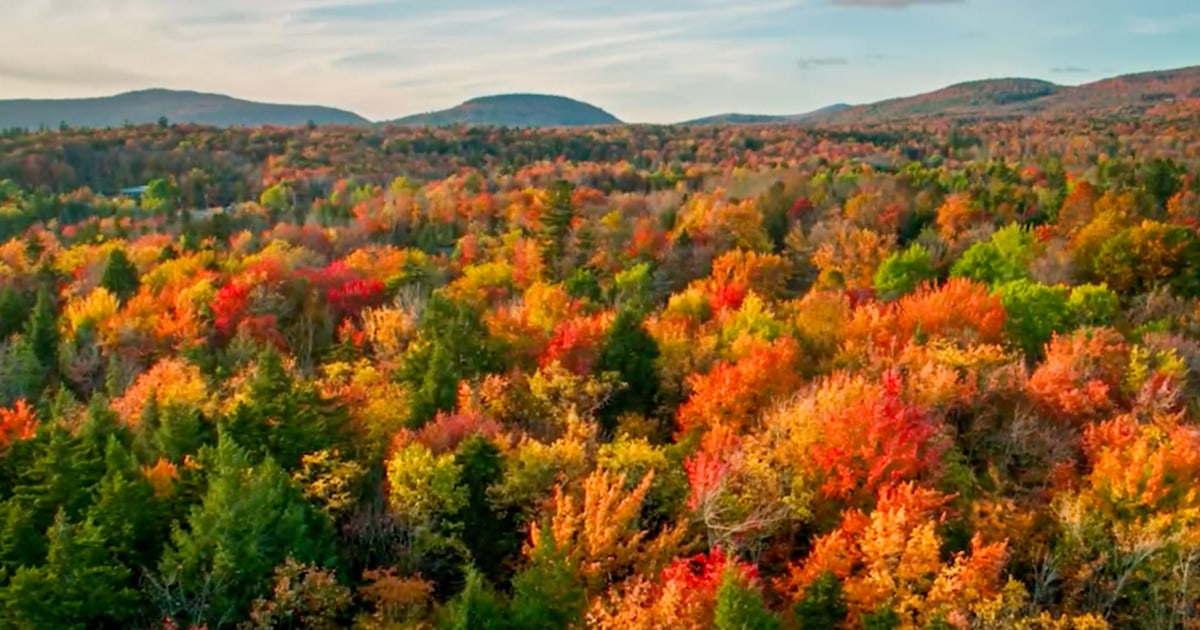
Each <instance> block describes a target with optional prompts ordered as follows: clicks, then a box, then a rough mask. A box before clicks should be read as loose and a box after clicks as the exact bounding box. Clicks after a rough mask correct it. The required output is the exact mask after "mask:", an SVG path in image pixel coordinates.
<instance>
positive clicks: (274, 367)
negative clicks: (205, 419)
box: [166, 351, 349, 470]
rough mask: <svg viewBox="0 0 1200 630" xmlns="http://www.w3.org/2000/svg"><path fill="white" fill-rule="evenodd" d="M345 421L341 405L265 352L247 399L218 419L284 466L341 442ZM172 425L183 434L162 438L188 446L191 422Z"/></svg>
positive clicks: (290, 467) (292, 466)
mask: <svg viewBox="0 0 1200 630" xmlns="http://www.w3.org/2000/svg"><path fill="white" fill-rule="evenodd" d="M184 418H186V416H185V417H184ZM184 422H186V420H184ZM348 422H349V418H348V417H347V414H346V410H345V409H344V408H342V407H341V406H339V405H336V404H334V403H333V402H331V401H328V400H326V399H325V398H324V397H323V396H322V395H321V393H320V392H319V391H317V389H316V388H315V387H313V386H312V385H311V384H308V383H299V382H296V381H295V380H294V379H293V378H292V376H291V375H290V374H288V372H287V370H285V369H284V367H283V364H282V363H281V360H280V357H279V355H278V354H277V353H276V352H274V351H267V352H264V353H263V354H261V355H260V356H259V359H258V365H257V367H256V369H255V372H254V376H253V377H252V379H251V381H250V387H249V393H248V395H247V397H246V400H245V401H243V402H240V403H238V405H237V407H235V408H234V410H233V412H232V413H231V414H230V415H229V416H228V417H226V418H224V419H223V420H222V423H221V424H222V426H223V427H224V429H225V431H226V432H227V433H228V434H229V435H233V436H237V439H238V440H241V441H242V442H244V443H245V444H246V445H247V447H246V448H248V449H249V450H250V452H253V453H256V454H258V455H259V456H270V457H272V458H273V459H274V460H275V461H276V462H278V463H279V465H281V466H283V467H284V468H285V469H286V470H295V469H296V468H298V467H299V466H300V458H301V457H302V456H303V455H305V454H306V453H314V452H317V451H320V450H324V449H329V448H336V447H338V446H340V445H344V442H345V440H346V438H347V435H346V433H345V429H346V425H347V423H348ZM171 428H172V429H177V430H179V431H180V432H182V434H177V435H175V436H166V437H167V438H168V439H171V438H174V439H179V440H181V441H182V442H183V444H182V445H180V444H175V445H174V447H173V448H172V450H174V451H176V452H178V451H179V450H182V449H184V448H186V447H187V446H190V445H191V444H189V442H191V438H192V436H193V435H194V434H193V433H192V431H193V430H194V427H193V426H189V425H188V424H183V423H181V424H177V425H173V426H172V427H171ZM174 439H172V441H174Z"/></svg>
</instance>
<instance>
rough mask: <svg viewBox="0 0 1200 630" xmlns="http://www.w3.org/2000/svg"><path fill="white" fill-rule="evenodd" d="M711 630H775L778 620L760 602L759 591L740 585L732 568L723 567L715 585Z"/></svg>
mask: <svg viewBox="0 0 1200 630" xmlns="http://www.w3.org/2000/svg"><path fill="white" fill-rule="evenodd" d="M713 628H714V630H779V619H778V618H777V617H776V616H775V614H774V613H772V612H771V611H770V609H768V608H767V605H766V604H765V603H763V596H762V592H761V591H759V590H758V589H757V588H754V587H753V586H751V585H748V584H743V582H742V579H741V577H740V576H739V575H738V572H737V571H735V570H727V571H726V572H725V575H724V576H723V577H722V578H721V585H720V586H719V587H718V588H717V610H716V615H715V618H714V620H713Z"/></svg>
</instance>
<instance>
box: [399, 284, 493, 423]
mask: <svg viewBox="0 0 1200 630" xmlns="http://www.w3.org/2000/svg"><path fill="white" fill-rule="evenodd" d="M498 366H499V360H498V357H497V355H496V353H495V351H494V350H493V348H492V347H491V344H490V342H489V339H488V332H487V327H485V326H484V325H483V322H482V320H481V315H480V310H479V308H478V307H475V306H473V305H470V304H467V303H465V302H463V301H461V300H455V299H452V298H450V297H447V296H446V295H445V294H443V293H442V292H435V293H434V294H433V295H432V296H431V297H430V298H429V302H428V303H427V304H426V305H425V310H424V312H423V313H422V315H421V325H420V331H419V333H418V339H417V341H416V342H415V343H414V344H413V345H412V346H411V347H410V349H409V351H408V353H407V354H406V355H405V357H404V366H403V368H402V370H401V379H402V380H404V381H406V382H408V383H409V384H410V385H412V387H413V390H414V391H413V401H412V423H413V424H414V425H417V426H420V425H423V424H425V423H426V422H428V421H429V420H431V419H433V417H434V415H435V414H436V413H437V412H438V411H448V410H450V409H453V408H454V403H455V401H456V400H457V396H458V383H459V381H461V380H464V379H471V378H475V377H477V376H480V375H483V374H487V373H489V372H492V371H494V370H495V369H496V368H497V367H498Z"/></svg>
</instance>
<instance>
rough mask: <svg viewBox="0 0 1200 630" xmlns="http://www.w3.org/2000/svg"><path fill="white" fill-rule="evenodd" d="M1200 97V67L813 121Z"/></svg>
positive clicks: (994, 85)
mask: <svg viewBox="0 0 1200 630" xmlns="http://www.w3.org/2000/svg"><path fill="white" fill-rule="evenodd" d="M1189 98H1200V66H1192V67H1189V68H1180V69H1177V70H1163V71H1158V72H1143V73H1139V74H1129V75H1124V76H1119V77H1114V78H1111V79H1104V80H1101V81H1096V82H1093V83H1086V84H1084V85H1079V86H1065V85H1056V84H1054V83H1050V82H1048V81H1040V80H1037V79H988V80H984V81H970V82H967V83H959V84H957V85H952V86H950V87H947V88H943V89H940V90H935V91H933V92H927V93H925V94H918V95H916V96H909V97H905V98H895V99H889V100H886V101H880V102H878V103H871V104H868V105H857V106H854V107H851V108H848V109H844V110H842V111H838V112H832V113H829V114H823V115H820V116H814V117H813V118H812V119H811V120H812V122H818V123H843V124H854V123H863V122H871V121H885V120H905V119H912V118H928V117H956V118H962V117H984V118H988V117H1021V116H1027V115H1030V114H1038V113H1051V114H1086V113H1101V112H1109V113H1126V114H1131V115H1136V114H1139V113H1142V112H1145V111H1146V110H1148V109H1150V108H1152V107H1154V106H1156V105H1158V104H1160V103H1163V102H1166V101H1174V100H1183V99H1189Z"/></svg>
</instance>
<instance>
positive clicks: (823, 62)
mask: <svg viewBox="0 0 1200 630" xmlns="http://www.w3.org/2000/svg"><path fill="white" fill-rule="evenodd" d="M796 63H797V64H798V65H799V66H800V69H802V70H808V69H809V68H820V67H825V66H845V65H849V64H850V60H849V59H847V58H845V57H808V58H805V59H797V60H796Z"/></svg>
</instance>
